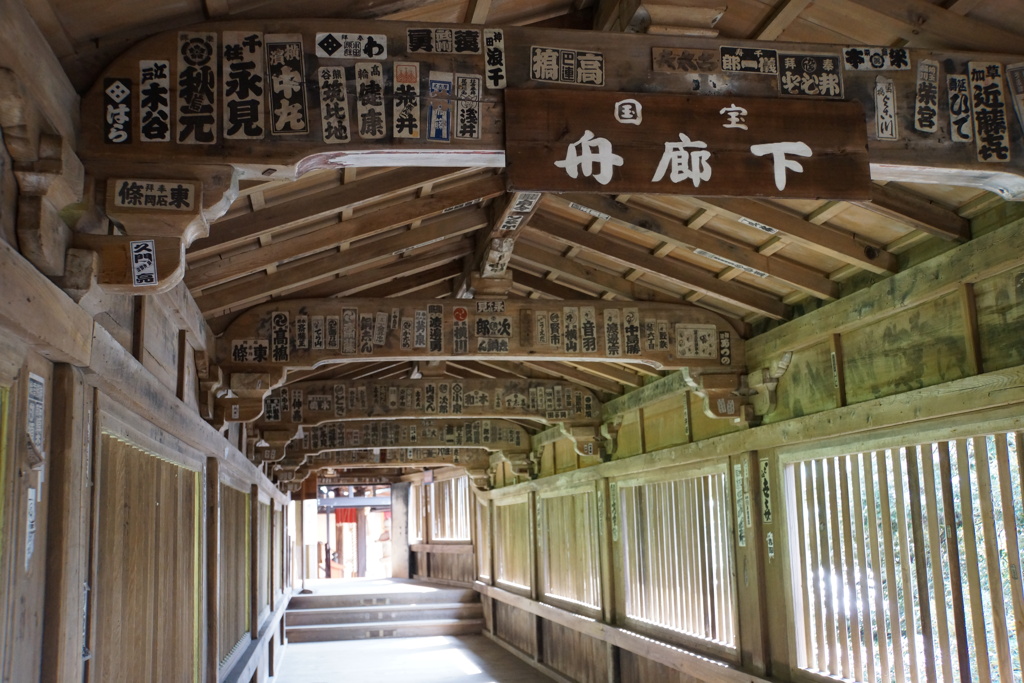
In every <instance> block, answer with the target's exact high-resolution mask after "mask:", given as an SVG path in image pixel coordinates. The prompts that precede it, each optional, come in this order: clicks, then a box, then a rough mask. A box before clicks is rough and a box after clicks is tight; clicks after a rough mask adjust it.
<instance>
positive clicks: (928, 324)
mask: <svg viewBox="0 0 1024 683" xmlns="http://www.w3.org/2000/svg"><path fill="white" fill-rule="evenodd" d="M959 312H960V299H959V293H953V294H949V295H947V296H944V297H941V298H939V299H936V300H935V301H930V302H928V303H925V304H921V305H920V306H915V307H913V308H911V309H909V310H904V311H898V312H896V313H895V314H893V315H892V316H890V317H888V318H886V319H885V320H883V321H881V322H879V323H877V324H875V325H869V326H867V327H863V328H860V329H857V330H852V331H850V332H847V333H846V334H844V335H843V337H842V342H843V355H844V357H845V359H846V387H847V392H846V393H847V398H848V402H849V403H850V404H854V403H860V402H861V401H867V400H870V399H873V398H880V397H882V396H891V395H893V394H898V393H901V392H905V391H912V390H914V389H920V388H921V387H925V386H930V385H933V384H939V383H941V382H949V381H952V380H956V379H960V378H962V377H966V376H967V375H968V374H969V373H968V371H967V359H966V350H965V345H964V326H963V321H962V318H961V317H960V315H959ZM829 367H831V366H829Z"/></svg>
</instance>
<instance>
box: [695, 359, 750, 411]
mask: <svg viewBox="0 0 1024 683" xmlns="http://www.w3.org/2000/svg"><path fill="white" fill-rule="evenodd" d="M682 373H683V377H684V381H685V382H686V385H687V387H688V388H689V389H690V391H692V392H693V393H695V394H697V395H698V396H700V397H701V399H703V407H704V414H705V415H707V416H708V417H711V418H716V419H727V420H731V421H732V422H734V423H736V424H743V425H748V424H749V423H750V422H751V421H752V420H753V418H754V411H753V407H752V406H751V405H750V403H749V401H748V400H747V396H746V394H747V386H746V381H747V378H746V375H741V374H735V373H729V374H721V373H700V374H697V373H696V372H694V371H692V370H690V369H689V368H683V370H682Z"/></svg>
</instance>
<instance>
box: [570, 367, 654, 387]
mask: <svg viewBox="0 0 1024 683" xmlns="http://www.w3.org/2000/svg"><path fill="white" fill-rule="evenodd" d="M569 364H570V365H572V366H573V367H574V368H577V369H579V370H582V371H583V372H589V373H590V374H592V375H598V376H599V377H607V378H608V379H610V380H612V381H613V382H618V383H619V384H621V385H623V386H626V387H640V386H643V384H644V380H643V377H642V376H641V374H640V373H639V372H634V371H633V370H628V369H626V368H624V367H621V366H618V365H615V364H613V363H579V362H572V363H569Z"/></svg>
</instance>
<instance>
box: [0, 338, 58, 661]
mask: <svg viewBox="0 0 1024 683" xmlns="http://www.w3.org/2000/svg"><path fill="white" fill-rule="evenodd" d="M18 360H20V359H14V360H13V362H15V363H17V361H18ZM29 373H34V374H35V375H37V376H38V377H41V378H42V379H43V381H44V382H45V386H46V397H45V402H44V405H43V411H44V412H43V415H42V420H43V425H44V430H43V435H42V436H43V442H42V444H41V446H42V447H41V450H42V452H43V453H48V452H50V450H51V443H52V439H51V436H52V435H51V433H50V431H51V430H50V428H49V427H50V425H51V424H52V414H51V410H50V404H51V402H52V401H51V400H52V397H53V391H54V387H53V381H52V380H53V377H52V366H51V364H50V363H49V362H48V361H46V360H45V359H43V358H42V357H40V356H38V355H36V354H34V353H30V354H28V356H27V358H26V359H25V364H24V365H23V366H22V367H21V368H20V372H19V373H18V376H17V379H16V380H15V381H14V382H13V384H12V385H11V387H10V390H9V392H8V395H7V402H6V411H5V412H6V419H7V429H6V432H7V433H6V438H5V450H6V458H5V459H6V464H5V466H4V467H3V468H0V469H2V472H0V474H2V476H0V488H2V489H3V490H4V493H3V494H0V498H3V499H4V502H3V505H4V507H3V509H2V511H0V680H4V681H30V680H36V679H37V678H38V676H39V660H40V656H41V654H40V653H41V649H42V648H41V643H42V635H43V609H44V604H43V600H44V583H45V574H46V531H47V519H48V516H49V515H48V512H47V508H48V501H49V497H50V488H51V487H50V485H49V483H48V482H47V481H45V480H46V476H45V471H44V470H42V469H39V470H34V469H32V463H33V460H32V458H31V456H30V450H29V445H28V443H29V442H28V438H27V431H28V430H27V427H26V424H27V413H28V409H27V404H28V399H27V397H28V382H29ZM45 466H46V463H45V462H44V467H45ZM30 501H33V502H32V503H30ZM30 509H31V513H30ZM30 517H31V518H32V519H34V522H32V523H31V524H32V527H33V531H32V532H31V534H30V532H29V527H30ZM30 536H31V538H32V542H31V548H32V550H31V555H30V554H29V550H28V549H29V546H30V544H29V537H30Z"/></svg>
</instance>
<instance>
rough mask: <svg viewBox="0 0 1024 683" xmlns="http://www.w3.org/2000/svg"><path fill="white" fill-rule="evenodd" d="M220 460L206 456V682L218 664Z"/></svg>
mask: <svg viewBox="0 0 1024 683" xmlns="http://www.w3.org/2000/svg"><path fill="white" fill-rule="evenodd" d="M219 578H220V461H219V460H217V458H207V459H206V683H216V682H217V674H218V671H219V668H220V666H219V665H220V653H219V649H220V648H219V646H218V642H217V640H218V639H217V634H218V630H219V627H220V623H219V610H220V585H219Z"/></svg>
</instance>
